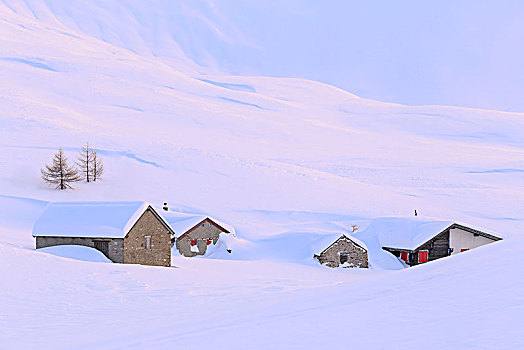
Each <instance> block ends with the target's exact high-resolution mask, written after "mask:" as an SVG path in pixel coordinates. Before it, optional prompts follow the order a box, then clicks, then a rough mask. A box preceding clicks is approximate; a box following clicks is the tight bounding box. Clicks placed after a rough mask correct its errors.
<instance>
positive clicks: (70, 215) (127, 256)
mask: <svg viewBox="0 0 524 350" xmlns="http://www.w3.org/2000/svg"><path fill="white" fill-rule="evenodd" d="M172 236H174V231H173V229H172V228H171V227H170V226H169V224H168V223H167V222H166V221H165V220H164V219H163V218H162V216H161V215H160V214H159V213H158V212H157V211H156V210H155V209H154V208H153V207H152V206H151V205H150V204H148V203H146V202H54V203H50V204H49V205H47V207H46V208H45V209H44V211H43V213H42V215H41V216H40V218H39V219H38V220H37V221H36V223H35V225H34V227H33V237H35V238H36V248H37V249H39V248H45V247H51V246H57V245H81V246H86V247H91V248H95V249H98V250H99V251H101V252H102V253H103V254H104V255H105V256H107V258H109V259H110V260H111V261H113V262H115V263H124V264H142V265H154V266H171V237H172Z"/></svg>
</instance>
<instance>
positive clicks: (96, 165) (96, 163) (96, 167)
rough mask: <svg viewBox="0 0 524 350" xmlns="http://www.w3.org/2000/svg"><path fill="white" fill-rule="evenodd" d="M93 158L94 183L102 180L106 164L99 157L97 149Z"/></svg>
mask: <svg viewBox="0 0 524 350" xmlns="http://www.w3.org/2000/svg"><path fill="white" fill-rule="evenodd" d="M91 157H92V160H93V162H92V163H91V168H92V173H91V174H92V175H93V181H96V180H100V179H101V178H102V175H103V174H104V163H102V158H100V157H99V156H98V153H97V152H96V149H95V150H93V153H92V154H91Z"/></svg>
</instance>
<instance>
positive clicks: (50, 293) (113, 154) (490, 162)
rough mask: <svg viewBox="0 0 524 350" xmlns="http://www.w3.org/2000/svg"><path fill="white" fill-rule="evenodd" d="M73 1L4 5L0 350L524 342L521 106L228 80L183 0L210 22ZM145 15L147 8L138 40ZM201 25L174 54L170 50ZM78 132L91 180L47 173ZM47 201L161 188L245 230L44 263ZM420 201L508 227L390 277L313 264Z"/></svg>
mask: <svg viewBox="0 0 524 350" xmlns="http://www.w3.org/2000/svg"><path fill="white" fill-rule="evenodd" d="M70 3H71V4H73V5H71V6H72V7H68V6H56V3H55V2H53V1H43V0H40V1H38V0H31V1H29V0H28V1H26V2H21V1H11V0H6V1H3V2H2V3H0V48H1V52H0V81H1V84H0V140H1V142H0V207H1V208H2V210H1V211H0V251H1V252H0V269H1V274H2V276H7V282H6V283H5V286H4V287H3V288H2V291H1V292H0V309H1V310H2V311H1V312H0V315H1V316H0V348H9V349H11V348H12V349H14V348H32V347H35V346H39V345H47V346H48V347H52V348H100V347H108V348H118V347H134V348H144V347H149V348H168V347H172V346H173V344H177V345H179V347H180V348H188V349H190V348H202V347H205V346H207V345H215V346H217V348H226V347H228V348H240V347H246V346H248V345H249V346H250V347H252V348H268V347H272V348H287V349H289V348H313V347H316V346H319V345H332V346H339V345H340V344H341V342H342V341H343V340H344V339H347V338H351V339H353V341H354V342H355V343H354V345H355V347H366V346H368V347H371V348H381V347H390V346H392V344H402V347H404V348H406V347H407V348H418V347H420V346H419V345H420V343H421V342H422V341H424V340H425V339H427V338H428V337H429V336H430V335H431V334H448V335H449V338H445V339H444V338H440V339H438V340H436V341H435V342H434V343H433V344H431V346H432V347H433V346H434V348H450V349H451V348H483V347H485V348H486V347H487V348H518V347H520V346H522V345H523V344H524V337H523V336H522V332H520V328H521V325H522V323H523V322H524V300H523V299H522V295H523V293H524V283H523V281H522V278H521V277H520V276H521V270H522V267H523V266H522V261H520V260H519V256H520V255H521V254H520V252H521V248H522V247H523V246H524V236H523V235H522V232H523V230H524V213H523V211H522V208H523V207H524V186H523V182H524V181H523V174H524V138H523V135H524V115H523V114H517V113H507V112H496V111H488V110H476V109H465V108H456V107H442V106H424V107H411V106H404V105H399V104H391V103H382V102H378V101H373V100H367V99H363V98H360V97H358V96H356V95H353V94H351V93H349V92H346V91H344V90H341V89H338V88H335V87H333V86H330V85H326V84H323V83H319V82H315V81H310V80H303V79H294V78H270V77H262V76H233V75H228V74H226V73H222V72H221V70H220V69H221V67H220V65H218V64H217V65H212V64H210V63H209V62H208V61H207V60H208V58H209V57H214V56H213V55H210V56H209V57H208V56H206V54H205V52H204V51H203V50H204V47H205V44H206V43H209V42H214V40H215V39H216V38H214V37H213V36H218V37H219V38H220V39H221V40H223V41H224V42H228V41H232V42H234V43H237V42H239V43H241V44H245V45H248V44H247V43H243V42H242V32H238V31H237V29H235V28H234V27H233V26H232V27H228V23H229V22H228V21H226V20H225V19H223V18H222V19H221V17H220V15H219V14H218V13H216V12H213V11H211V10H210V11H211V12H210V13H209V14H208V16H205V17H201V16H200V15H199V13H195V12H192V11H191V10H190V8H188V7H187V6H185V5H183V3H180V4H178V3H177V5H173V6H174V10H173V11H174V12H176V13H179V16H180V17H177V18H175V19H174V20H180V21H195V20H197V19H198V20H199V21H202V22H203V23H205V26H204V27H200V26H196V27H194V28H196V29H195V32H169V30H168V29H170V28H165V27H163V26H164V25H166V22H163V21H167V19H166V18H167V17H162V14H161V12H162V7H160V6H159V7H156V6H153V5H151V6H150V7H148V8H145V6H146V5H140V4H142V2H132V4H133V5H126V3H124V2H118V1H115V2H111V3H108V4H107V5H105V4H106V2H103V1H90V2H85V1H72V2H70ZM199 4H204V5H202V6H203V7H204V8H206V6H208V7H211V8H212V6H211V5H212V4H213V3H212V2H201V3H199ZM126 6H129V7H130V8H131V9H132V10H130V12H126V11H124V10H123V8H127V7H126ZM85 7H88V8H89V11H87V10H86V9H85ZM155 11H157V12H155ZM126 14H127V15H126ZM129 14H133V15H134V16H135V17H133V16H128V15H129ZM146 15H148V16H153V18H157V17H160V18H163V20H159V21H155V22H156V23H158V27H154V28H153V27H151V28H147V27H144V26H140V28H142V29H144V28H145V29H144V31H140V32H133V31H132V30H131V29H132V28H137V27H136V26H134V25H133V23H135V22H140V23H143V21H142V18H141V17H140V16H146ZM98 19H99V20H98ZM150 21H151V19H148V20H147V21H145V22H147V23H149V22H150ZM117 22H119V23H122V27H115V26H113V25H114V24H115V23H117ZM121 28H130V30H129V32H122V31H121ZM199 28H200V29H202V28H206V30H202V31H201V30H200V29H199ZM146 29H147V30H146ZM197 29H198V30H197ZM124 34H125V35H124ZM211 37H213V38H211ZM195 38H198V39H199V40H201V43H202V44H201V46H196V48H197V49H198V50H197V49H195V50H196V51H195V52H194V53H193V55H190V54H188V52H187V47H188V45H181V44H180V43H181V42H183V41H184V40H191V41H193V40H196V39H195ZM153 39H155V40H158V42H153V41H152V40H153ZM246 40H247V39H246ZM195 56H198V57H199V58H200V59H201V61H199V60H195V61H196V62H195V61H194V59H195ZM209 59H211V58H209ZM231 62H234V58H232V59H231ZM87 141H89V143H90V144H91V145H94V146H96V147H98V149H99V154H100V155H101V156H102V157H103V159H104V162H105V168H106V174H105V177H104V180H103V181H101V182H97V183H93V184H85V183H82V184H78V185H76V186H75V189H74V190H71V191H56V190H53V189H52V188H50V187H48V186H46V185H45V184H43V183H42V181H41V179H40V171H39V170H40V168H41V167H43V166H44V164H45V163H49V162H50V161H51V157H52V155H53V153H54V152H55V151H56V150H57V149H58V147H63V149H64V150H65V153H66V155H67V156H68V157H69V158H70V160H74V159H75V158H76V156H77V153H78V151H79V150H80V148H81V146H82V145H83V144H84V143H85V142H87ZM54 200H67V201H71V200H126V201H128V200H146V201H149V202H151V203H153V204H155V205H158V206H159V205H161V204H162V203H163V202H168V203H169V205H170V208H171V209H173V210H176V211H181V212H188V213H195V214H205V215H212V216H214V217H217V218H218V219H220V220H222V221H224V222H226V223H228V224H231V225H232V226H234V228H235V231H236V234H237V236H238V237H239V239H240V240H241V244H239V246H238V247H237V248H236V249H235V251H234V252H233V253H232V254H231V258H230V260H221V259H184V258H178V257H177V258H175V259H174V262H173V265H175V266H177V267H180V268H172V269H165V268H153V267H143V266H126V265H115V264H105V263H94V262H87V261H75V260H73V259H70V258H68V257H57V256H56V255H53V254H52V252H51V253H44V252H40V251H38V252H37V251H34V249H33V248H34V239H33V238H32V237H31V229H32V226H33V224H34V222H35V220H36V219H37V217H38V215H39V214H40V213H41V212H42V210H43V208H44V206H45V204H46V203H47V202H48V201H54ZM415 209H417V211H418V212H419V213H420V214H421V215H422V216H431V217H440V218H443V219H446V220H451V221H454V220H456V221H461V222H465V223H469V224H472V225H475V226H478V227H483V228H486V229H488V230H490V231H492V232H496V233H498V234H500V235H501V236H502V237H504V240H503V241H501V242H498V243H496V244H493V245H488V246H485V247H482V248H479V249H477V250H475V251H471V252H467V253H464V254H461V255H459V256H453V257H450V258H446V259H442V260H439V261H437V262H433V263H431V264H426V265H423V266H418V267H415V268H410V269H407V270H402V271H383V270H379V269H375V270H373V269H370V270H369V271H362V270H361V271H359V270H349V269H344V270H331V269H327V268H324V267H320V266H317V264H316V262H315V261H314V260H313V259H312V255H313V254H314V253H315V251H314V250H315V249H316V247H318V244H319V242H321V241H323V240H325V237H327V235H333V234H340V233H342V232H344V231H347V230H348V229H349V228H350V225H351V224H358V225H359V226H360V227H361V229H364V228H365V227H366V226H367V225H368V223H369V221H370V220H371V219H372V218H374V217H381V216H411V215H412V214H413V211H414V210H415ZM57 255H59V254H57ZM4 280H5V279H4ZM421 310H424V312H421ZM428 315H431V317H429V316H428ZM203 324H204V325H205V326H203ZM413 327H414V328H413ZM101 330H107V332H102V333H101V332H100V331H101ZM377 334H379V335H380V336H377ZM352 345H353V344H352Z"/></svg>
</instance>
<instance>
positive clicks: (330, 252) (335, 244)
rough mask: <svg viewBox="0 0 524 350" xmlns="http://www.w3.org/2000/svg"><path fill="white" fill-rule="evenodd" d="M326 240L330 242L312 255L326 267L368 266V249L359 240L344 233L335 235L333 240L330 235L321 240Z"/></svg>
mask: <svg viewBox="0 0 524 350" xmlns="http://www.w3.org/2000/svg"><path fill="white" fill-rule="evenodd" d="M326 240H330V241H331V242H332V243H331V244H329V246H327V248H325V249H324V250H322V251H321V252H320V253H319V254H315V255H314V256H313V257H314V258H315V259H317V260H318V262H319V263H320V264H322V265H326V266H328V267H339V266H342V267H359V268H367V267H368V250H367V247H366V245H365V244H364V243H363V242H361V241H360V240H358V239H356V238H355V237H351V236H348V235H346V234H343V235H342V236H339V237H337V238H336V239H335V240H333V237H332V235H329V236H328V237H326V238H325V239H323V240H322V242H325V241H326ZM321 244H322V243H321ZM324 246H325V245H324Z"/></svg>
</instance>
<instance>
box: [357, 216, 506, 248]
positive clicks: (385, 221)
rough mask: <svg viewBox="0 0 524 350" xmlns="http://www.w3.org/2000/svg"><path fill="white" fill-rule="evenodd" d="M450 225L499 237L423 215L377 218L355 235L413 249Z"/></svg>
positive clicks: (392, 245) (395, 246)
mask: <svg viewBox="0 0 524 350" xmlns="http://www.w3.org/2000/svg"><path fill="white" fill-rule="evenodd" d="M452 225H460V226H463V227H464V228H469V229H473V230H475V231H478V232H481V233H486V234H489V235H491V236H494V237H497V238H500V237H499V236H497V235H496V234H494V233H488V232H487V231H486V230H483V229H478V228H473V227H471V226H469V225H465V224H460V223H457V222H454V221H447V220H440V219H432V218H423V217H410V218H402V217H386V218H377V219H374V220H372V221H371V223H370V224H369V226H368V227H367V228H366V229H364V230H363V231H362V232H359V233H357V234H356V236H357V237H358V238H360V239H361V240H362V241H364V242H367V241H371V240H377V241H378V243H379V244H380V245H381V246H382V247H389V248H399V249H406V250H414V249H416V248H418V247H419V246H420V245H422V244H423V243H425V242H427V241H428V240H430V239H431V238H433V237H434V236H436V235H438V234H439V233H441V232H442V231H444V230H446V229H447V228H448V227H450V226H452Z"/></svg>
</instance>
